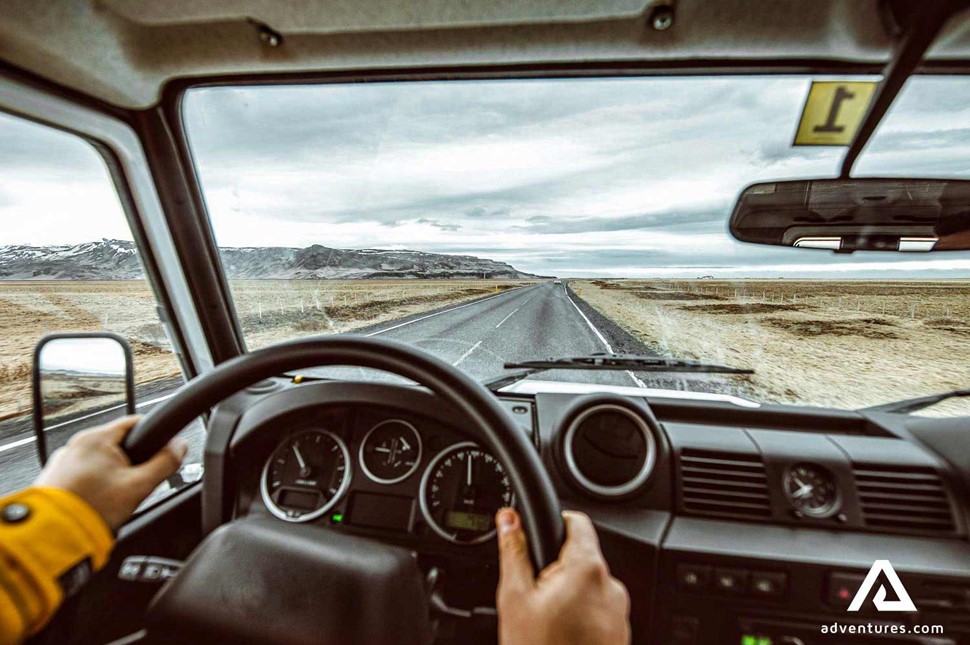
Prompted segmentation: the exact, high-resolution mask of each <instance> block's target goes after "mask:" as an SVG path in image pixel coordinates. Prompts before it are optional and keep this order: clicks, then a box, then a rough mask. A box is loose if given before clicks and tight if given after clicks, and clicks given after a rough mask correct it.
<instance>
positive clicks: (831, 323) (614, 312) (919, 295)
mask: <svg viewBox="0 0 970 645" xmlns="http://www.w3.org/2000/svg"><path fill="white" fill-rule="evenodd" d="M570 286H571V287H572V288H573V289H574V290H575V291H576V292H577V293H578V294H579V295H580V296H581V297H582V298H583V299H585V300H586V301H587V302H589V303H590V304H591V305H592V306H593V307H595V308H596V309H598V310H599V311H600V312H601V313H603V314H604V315H606V316H608V317H609V318H612V319H613V320H614V321H616V322H617V323H618V324H620V325H621V326H622V327H623V328H625V329H626V330H627V331H629V332H630V333H632V334H633V335H634V336H636V337H637V338H639V339H641V340H643V341H644V342H645V343H647V344H648V345H650V346H651V347H653V348H655V349H656V350H657V351H658V352H660V353H661V354H663V355H668V356H683V357H690V358H696V359H703V360H707V361H714V362H718V363H724V364H727V365H731V366H736V367H752V368H754V369H756V370H757V373H756V374H755V375H753V376H751V377H750V378H749V379H748V380H747V382H746V383H744V384H743V388H744V389H746V390H747V392H748V393H749V395H750V396H753V397H754V398H757V399H761V400H769V401H777V402H782V403H794V404H806V405H821V406H832V407H841V408H857V407H864V406H869V405H875V404H879V403H884V402H887V401H890V400H895V399H899V398H903V397H914V396H920V395H924V394H932V393H936V392H941V391H944V390H949V389H955V388H959V387H967V385H968V382H970V368H968V352H967V350H966V347H967V343H968V342H970V281H966V280H952V281H875V280H859V281H823V280H817V281H813V280H744V281H731V282H728V281H716V280H594V281H570Z"/></svg>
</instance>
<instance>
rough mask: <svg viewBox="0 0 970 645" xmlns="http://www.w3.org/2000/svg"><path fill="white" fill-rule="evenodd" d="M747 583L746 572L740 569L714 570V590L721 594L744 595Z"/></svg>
mask: <svg viewBox="0 0 970 645" xmlns="http://www.w3.org/2000/svg"><path fill="white" fill-rule="evenodd" d="M747 583H748V572H747V571H744V570H742V569H721V568H717V569H715V570H714V589H716V590H717V591H720V592H723V593H731V594H740V593H744V592H745V590H746V588H747V586H748V585H747Z"/></svg>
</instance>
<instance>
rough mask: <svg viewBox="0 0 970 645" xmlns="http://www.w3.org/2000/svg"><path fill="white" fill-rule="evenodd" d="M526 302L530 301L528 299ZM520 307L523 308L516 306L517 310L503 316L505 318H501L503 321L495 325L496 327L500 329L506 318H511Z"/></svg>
mask: <svg viewBox="0 0 970 645" xmlns="http://www.w3.org/2000/svg"><path fill="white" fill-rule="evenodd" d="M526 302H528V301H526ZM519 309H521V307H516V308H515V311H513V312H512V313H510V314H509V315H508V316H506V317H505V318H503V319H502V320H501V321H500V322H499V324H497V325H495V329H498V328H499V327H501V326H502V323H504V322H505V321H506V320H508V319H509V318H511V317H512V316H514V315H515V312H516V311H518V310H519Z"/></svg>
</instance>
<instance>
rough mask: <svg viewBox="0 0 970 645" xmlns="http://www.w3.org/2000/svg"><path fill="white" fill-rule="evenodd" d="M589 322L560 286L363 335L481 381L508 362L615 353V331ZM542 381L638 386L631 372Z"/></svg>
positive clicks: (549, 375) (554, 375)
mask: <svg viewBox="0 0 970 645" xmlns="http://www.w3.org/2000/svg"><path fill="white" fill-rule="evenodd" d="M581 305H582V308H581ZM583 309H587V312H588V313H587V312H584V311H583ZM594 316H595V313H594V312H589V311H588V307H586V306H585V305H584V304H583V303H582V301H580V300H579V299H577V298H575V297H574V296H571V295H570V294H569V292H568V291H567V288H566V285H563V284H554V283H552V282H543V283H540V284H538V285H534V286H529V287H524V288H521V289H515V290H512V291H507V292H504V293H500V294H497V295H495V296H491V297H488V298H484V299H481V300H477V301H475V302H472V303H468V304H464V305H458V306H455V307H450V308H446V309H444V310H441V311H437V312H434V313H432V314H429V315H425V316H417V317H414V318H412V319H410V320H405V321H403V322H397V323H394V324H389V325H385V326H381V327H377V328H374V329H373V330H370V331H367V332H365V333H366V335H368V336H377V335H379V336H381V337H382V338H392V339H395V340H401V341H404V342H407V343H409V344H412V345H416V346H417V347H420V348H422V349H424V350H426V351H427V352H429V353H431V354H434V355H436V356H438V357H439V358H442V359H444V360H446V361H448V362H449V363H451V364H452V365H455V366H457V367H460V368H461V369H462V370H464V371H465V372H467V373H468V374H470V375H471V376H473V377H474V378H476V379H478V380H485V379H491V378H494V377H496V376H500V375H502V374H505V373H507V372H508V370H505V369H504V368H503V364H504V363H506V362H512V361H527V360H536V359H547V358H560V357H563V356H580V355H584V354H592V353H594V352H613V351H621V349H620V348H617V347H615V345H616V344H617V340H616V339H615V336H614V333H612V332H613V331H614V330H610V329H605V327H606V325H604V324H603V321H602V320H601V321H599V323H598V324H597V322H594V321H593V317H594ZM627 342H629V341H627ZM622 351H637V352H638V353H649V350H648V349H647V348H646V347H643V346H640V347H637V348H634V349H632V350H631V348H629V347H623V348H622ZM541 378H543V379H547V380H562V379H566V380H570V381H579V382H594V383H601V384H609V385H626V386H637V385H641V384H642V381H641V380H640V378H639V377H638V376H636V375H634V374H632V373H630V372H589V371H575V370H572V371H564V370H553V371H549V372H543V373H542V376H541Z"/></svg>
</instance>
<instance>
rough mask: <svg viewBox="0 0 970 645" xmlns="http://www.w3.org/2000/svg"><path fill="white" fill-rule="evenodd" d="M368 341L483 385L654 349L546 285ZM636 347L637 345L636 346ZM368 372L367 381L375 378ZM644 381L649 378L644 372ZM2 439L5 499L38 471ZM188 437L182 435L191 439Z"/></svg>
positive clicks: (442, 313) (553, 374) (197, 443)
mask: <svg viewBox="0 0 970 645" xmlns="http://www.w3.org/2000/svg"><path fill="white" fill-rule="evenodd" d="M362 333H363V334H365V335H368V336H381V337H384V338H393V339H395V340H401V341H404V342H408V343H410V344H413V345H416V346H418V347H420V348H422V349H424V350H426V351H428V352H430V353H432V354H434V355H436V356H438V357H439V358H442V359H444V360H446V361H448V362H449V363H451V364H452V365H455V366H457V367H460V368H461V369H462V370H464V371H465V372H467V373H469V374H471V375H472V376H473V377H475V378H476V379H479V380H484V379H490V378H494V377H496V376H499V375H502V374H503V373H505V372H506V370H504V369H503V364H504V363H505V362H507V361H524V360H535V359H545V358H553V357H563V356H577V355H583V354H590V353H594V352H612V351H617V352H620V351H624V352H628V351H635V352H638V353H647V352H649V350H648V349H647V348H646V347H645V346H642V345H639V344H636V343H635V341H632V339H630V338H629V337H628V336H624V335H623V334H622V333H620V332H619V331H618V329H617V328H616V326H615V325H613V324H612V323H611V321H608V320H605V319H603V318H602V316H600V315H599V314H597V313H596V312H595V311H592V310H590V309H589V308H588V307H587V306H586V305H585V304H584V303H582V302H581V301H579V300H578V299H577V298H575V297H573V296H571V295H570V293H569V292H568V291H567V287H566V285H563V284H555V283H553V282H544V283H541V284H537V285H533V286H528V287H523V288H519V289H514V290H510V291H505V292H501V293H498V294H496V295H494V296H489V297H486V298H482V299H479V300H475V301H473V302H470V303H465V304H461V305H454V306H450V307H444V308H442V309H439V310H436V311H432V312H429V313H424V314H417V315H414V316H411V317H409V318H405V319H403V320H397V321H392V322H389V323H386V324H383V325H379V326H375V327H372V328H369V329H365V330H363V332H362ZM631 343H634V344H636V345H637V346H631ZM360 371H361V370H347V369H341V368H336V369H334V368H328V369H325V370H315V371H314V372H315V373H316V374H318V375H321V376H333V377H347V376H357V377H359V376H361V374H360ZM374 376H375V373H374V372H370V373H369V374H368V375H367V378H373V377H374ZM641 376H643V377H644V378H646V377H647V376H646V375H641ZM541 378H543V379H546V380H570V381H577V382H594V383H600V384H610V385H625V386H637V385H641V386H642V385H643V380H642V379H641V377H640V376H637V375H636V374H634V373H632V372H625V371H621V372H590V371H564V370H555V371H549V372H543V373H542V375H541ZM173 392H174V388H170V387H169V388H167V389H161V390H158V389H156V390H155V391H153V392H150V393H142V392H139V397H138V398H139V400H141V401H144V402H143V403H141V404H140V405H139V409H138V411H139V412H140V413H145V412H147V411H148V410H150V409H151V408H152V407H154V406H155V405H158V404H160V403H161V402H162V401H164V400H165V399H166V398H168V397H169V396H170V395H171V394H172V393H173ZM122 412H123V411H121V410H116V409H109V410H105V411H101V412H97V413H94V414H89V415H85V416H82V417H80V418H78V419H74V420H72V421H69V422H67V423H64V424H63V425H61V426H59V427H57V428H56V430H55V432H56V433H57V434H58V435H60V436H67V435H69V434H73V433H74V432H76V431H78V430H81V429H84V428H86V427H91V426H94V425H97V424H100V423H104V422H105V421H108V420H110V419H112V418H117V417H118V416H120V415H121V414H122ZM9 430H10V429H8V432H7V433H3V434H0V437H3V436H4V434H5V435H6V436H5V438H2V439H0V473H2V477H0V494H3V493H4V492H6V491H10V490H15V489H17V488H19V487H21V486H24V485H26V484H28V483H29V482H30V481H31V479H32V478H33V477H34V476H35V475H36V473H37V472H38V469H39V466H38V460H37V456H36V452H35V443H34V440H33V433H32V432H31V431H30V430H29V428H28V427H22V428H18V429H17V431H16V432H13V433H11V432H9ZM185 435H187V438H188V439H189V441H190V444H191V445H192V449H191V452H190V454H189V459H188V460H187V461H188V462H192V461H196V462H197V461H199V459H200V455H201V450H202V441H203V435H202V428H201V425H200V424H198V423H197V424H195V426H194V427H192V428H189V429H187V430H186V431H185ZM185 435H184V436H185Z"/></svg>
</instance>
